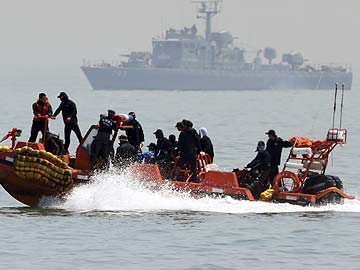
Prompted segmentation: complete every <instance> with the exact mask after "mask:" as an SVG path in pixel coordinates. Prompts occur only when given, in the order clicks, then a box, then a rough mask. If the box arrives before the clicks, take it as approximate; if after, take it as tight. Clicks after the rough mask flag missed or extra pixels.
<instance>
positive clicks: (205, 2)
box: [192, 0, 222, 40]
mask: <svg viewBox="0 0 360 270" xmlns="http://www.w3.org/2000/svg"><path fill="white" fill-rule="evenodd" d="M192 2H193V3H197V4H199V7H198V9H197V13H198V14H203V15H197V18H198V19H205V21H206V30H205V37H206V40H209V39H210V34H211V19H212V17H213V16H215V15H216V14H218V13H219V12H220V3H221V2H222V0H195V1H192Z"/></svg>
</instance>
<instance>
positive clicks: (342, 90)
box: [339, 83, 345, 129]
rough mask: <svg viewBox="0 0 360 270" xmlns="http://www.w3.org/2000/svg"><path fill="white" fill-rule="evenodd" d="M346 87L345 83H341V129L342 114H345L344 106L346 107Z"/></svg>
mask: <svg viewBox="0 0 360 270" xmlns="http://www.w3.org/2000/svg"><path fill="white" fill-rule="evenodd" d="M344 89H345V84H344V83H343V84H342V85H341V107H340V127H339V128H340V129H341V123H342V114H343V107H344Z"/></svg>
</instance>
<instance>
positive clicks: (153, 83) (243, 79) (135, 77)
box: [81, 66, 352, 90]
mask: <svg viewBox="0 0 360 270" xmlns="http://www.w3.org/2000/svg"><path fill="white" fill-rule="evenodd" d="M81 69H82V71H83V72H84V73H85V75H86V77H87V79H88V80H89V82H90V84H91V86H92V88H93V89H94V90H266V89H314V90H316V89H329V90H330V89H334V85H335V83H340V84H341V83H344V84H345V89H351V86H352V73H351V72H337V71H334V72H322V71H314V72H308V71H286V72H279V71H241V72H230V71H211V70H206V71H203V70H190V69H189V70H188V69H168V68H150V67H148V68H140V67H138V68H126V67H93V66H82V67H81Z"/></svg>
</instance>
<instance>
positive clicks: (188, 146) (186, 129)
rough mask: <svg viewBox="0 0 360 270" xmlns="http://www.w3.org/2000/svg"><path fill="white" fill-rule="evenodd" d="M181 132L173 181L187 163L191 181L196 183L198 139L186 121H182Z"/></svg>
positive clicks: (190, 124)
mask: <svg viewBox="0 0 360 270" xmlns="http://www.w3.org/2000/svg"><path fill="white" fill-rule="evenodd" d="M182 125H183V128H182V131H181V132H180V135H179V140H178V150H179V152H180V159H179V161H178V163H177V166H176V169H175V175H174V178H175V180H176V179H177V177H178V176H179V174H180V170H181V168H182V167H183V165H184V164H185V163H188V164H189V166H190V169H191V172H192V181H193V182H197V173H196V156H197V154H199V153H200V149H201V147H200V138H199V136H198V135H197V133H196V130H195V129H193V128H192V123H191V122H190V121H188V120H183V121H182Z"/></svg>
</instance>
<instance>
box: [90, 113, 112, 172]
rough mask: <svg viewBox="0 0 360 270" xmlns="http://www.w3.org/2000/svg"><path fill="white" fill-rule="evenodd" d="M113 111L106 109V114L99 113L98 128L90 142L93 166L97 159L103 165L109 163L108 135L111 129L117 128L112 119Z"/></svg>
mask: <svg viewBox="0 0 360 270" xmlns="http://www.w3.org/2000/svg"><path fill="white" fill-rule="evenodd" d="M114 117H115V111H113V110H108V115H107V116H106V115H100V120H99V130H98V133H97V135H96V136H95V138H94V141H93V143H92V147H91V148H92V149H91V150H92V151H91V152H92V154H91V163H92V166H93V167H94V166H95V165H96V164H97V163H98V161H99V162H100V161H101V162H100V163H102V164H105V166H107V165H108V163H109V156H110V152H111V150H112V144H111V141H110V137H111V134H112V131H116V130H117V126H116V122H115V121H114Z"/></svg>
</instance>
